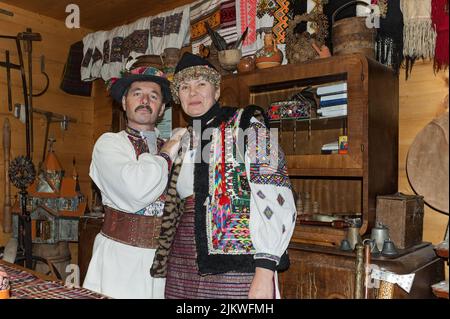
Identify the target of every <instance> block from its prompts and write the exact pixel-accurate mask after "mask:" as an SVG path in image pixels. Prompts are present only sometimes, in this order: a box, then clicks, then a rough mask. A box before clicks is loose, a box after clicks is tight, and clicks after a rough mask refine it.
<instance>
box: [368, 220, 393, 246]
mask: <svg viewBox="0 0 450 319" xmlns="http://www.w3.org/2000/svg"><path fill="white" fill-rule="evenodd" d="M370 239H372V240H374V241H375V243H376V245H377V248H378V250H379V251H382V250H383V244H384V241H385V240H388V239H389V228H387V227H386V226H384V225H383V224H381V223H379V222H377V223H376V224H375V227H373V228H372V233H371V235H370Z"/></svg>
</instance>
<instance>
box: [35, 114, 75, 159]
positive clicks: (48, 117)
mask: <svg viewBox="0 0 450 319" xmlns="http://www.w3.org/2000/svg"><path fill="white" fill-rule="evenodd" d="M33 112H34V113H38V114H42V115H44V116H45V121H46V123H45V137H44V138H45V140H44V150H43V151H42V163H43V162H44V160H45V156H46V154H47V142H48V132H49V130H50V123H60V127H61V130H62V131H67V129H68V128H69V122H72V123H76V122H77V120H76V119H74V118H71V117H69V116H67V115H63V114H58V113H53V112H49V111H43V110H40V109H36V108H35V109H33Z"/></svg>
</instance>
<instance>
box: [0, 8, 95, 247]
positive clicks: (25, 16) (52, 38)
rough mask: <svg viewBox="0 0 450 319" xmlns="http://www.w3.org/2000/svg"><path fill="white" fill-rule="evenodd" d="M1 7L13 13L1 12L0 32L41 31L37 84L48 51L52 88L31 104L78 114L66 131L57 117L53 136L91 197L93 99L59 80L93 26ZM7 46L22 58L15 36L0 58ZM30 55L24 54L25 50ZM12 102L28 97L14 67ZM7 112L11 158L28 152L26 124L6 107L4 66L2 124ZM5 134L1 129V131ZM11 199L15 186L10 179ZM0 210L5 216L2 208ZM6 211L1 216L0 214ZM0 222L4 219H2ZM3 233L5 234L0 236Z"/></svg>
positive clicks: (38, 85) (37, 146) (41, 123)
mask: <svg viewBox="0 0 450 319" xmlns="http://www.w3.org/2000/svg"><path fill="white" fill-rule="evenodd" d="M0 7H1V8H2V9H6V10H8V11H11V12H13V13H14V16H12V17H11V16H7V15H4V14H0V34H4V35H16V34H17V33H18V32H23V31H25V30H26V28H32V30H33V31H34V32H39V33H41V35H42V41H41V42H33V87H34V92H35V93H37V92H39V91H40V90H41V89H42V88H43V87H44V85H45V79H44V76H43V75H41V74H40V56H41V55H44V56H45V61H46V64H45V70H46V72H47V74H48V75H49V77H50V87H49V89H48V91H47V92H46V93H45V94H44V95H42V96H40V97H36V98H34V99H33V105H34V107H36V108H39V109H42V110H48V111H52V112H57V113H60V114H65V115H68V116H70V117H72V118H75V119H77V123H70V124H69V129H68V130H67V131H64V132H62V131H61V129H60V126H59V123H53V124H51V126H50V132H49V136H53V137H55V138H56V143H55V145H54V148H55V151H56V154H57V155H58V158H59V160H60V162H61V165H62V166H63V168H64V169H65V170H66V172H67V173H68V174H71V173H72V159H73V157H74V156H75V159H76V163H77V169H78V173H79V177H80V186H81V190H82V192H83V193H84V194H86V195H89V197H90V178H89V176H88V170H89V164H90V161H91V153H92V146H93V138H92V137H93V117H94V109H93V99H92V98H91V97H81V96H75V95H70V94H67V93H65V92H63V91H62V90H61V89H60V88H59V85H60V80H61V76H62V73H63V69H64V64H65V62H66V59H67V55H68V52H69V48H70V45H71V44H73V43H75V42H77V41H79V40H81V39H82V38H83V36H84V35H86V34H87V33H89V32H92V31H91V30H87V29H68V28H66V26H65V24H64V22H63V21H57V20H55V19H52V18H48V17H45V16H41V15H38V14H35V13H33V12H30V11H25V10H22V9H20V8H17V7H14V6H11V5H7V4H5V3H2V2H0ZM5 50H10V56H11V62H13V63H18V57H17V50H16V47H15V42H14V41H13V40H7V39H0V60H2V61H4V60H5ZM25 58H26V55H25ZM11 75H12V93H13V94H12V96H13V103H22V104H23V103H24V101H23V94H22V85H21V82H20V73H19V72H18V71H16V70H12V71H11ZM27 80H28V77H27ZM6 117H8V119H9V121H10V123H11V160H12V159H14V158H15V157H16V156H18V155H24V154H25V153H26V150H25V125H24V124H22V123H21V122H20V121H19V120H18V119H16V118H14V116H13V115H12V113H11V112H9V111H8V105H7V86H6V71H5V69H4V68H1V69H0V125H1V127H2V129H3V123H4V119H5V118H6ZM34 118H35V121H34V156H33V161H34V163H35V166H36V165H37V164H38V162H39V161H40V160H41V158H42V151H43V142H44V132H45V120H44V118H43V117H42V116H41V115H39V114H35V116H34ZM2 135H3V134H2ZM0 172H1V174H0V195H1V196H0V210H1V212H2V213H3V201H4V199H3V194H4V160H3V148H2V151H1V154H0ZM11 193H12V195H11V196H12V201H14V196H15V194H16V193H17V190H16V189H15V187H14V186H12V185H11ZM2 213H1V214H0V216H2V215H3V214H2ZM1 218H2V217H0V220H1ZM0 225H1V223H0ZM0 229H1V231H0V246H2V245H3V244H5V243H6V239H7V238H6V237H7V236H8V235H4V234H3V230H2V228H1V226H0ZM2 236H4V237H3V238H2Z"/></svg>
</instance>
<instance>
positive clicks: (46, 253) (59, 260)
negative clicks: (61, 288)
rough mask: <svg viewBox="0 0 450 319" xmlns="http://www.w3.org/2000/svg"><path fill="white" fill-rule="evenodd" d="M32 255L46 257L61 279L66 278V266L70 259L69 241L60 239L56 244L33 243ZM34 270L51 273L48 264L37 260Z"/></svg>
mask: <svg viewBox="0 0 450 319" xmlns="http://www.w3.org/2000/svg"><path fill="white" fill-rule="evenodd" d="M33 255H34V256H38V257H42V258H44V259H47V260H48V261H49V262H51V263H52V264H53V265H54V266H55V267H56V269H57V270H58V272H59V274H60V275H61V278H62V280H65V279H66V277H67V275H68V274H67V273H66V266H67V265H69V264H70V261H71V256H70V249H69V243H68V242H67V241H60V242H59V243H57V244H33ZM35 270H36V271H37V272H40V273H43V274H49V275H51V270H50V268H49V266H48V265H47V264H45V263H43V262H37V263H36V268H35Z"/></svg>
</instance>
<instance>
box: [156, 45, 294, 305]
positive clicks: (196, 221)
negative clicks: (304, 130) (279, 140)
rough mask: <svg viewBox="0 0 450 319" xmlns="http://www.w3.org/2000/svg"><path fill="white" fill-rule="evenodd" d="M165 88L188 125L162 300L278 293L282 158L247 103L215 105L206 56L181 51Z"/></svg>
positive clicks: (285, 207)
mask: <svg viewBox="0 0 450 319" xmlns="http://www.w3.org/2000/svg"><path fill="white" fill-rule="evenodd" d="M171 89H172V93H173V96H174V98H175V100H176V101H177V100H178V99H179V101H180V102H181V106H182V108H183V111H184V112H185V113H186V114H187V115H189V116H190V117H191V118H192V123H191V124H190V132H191V137H190V147H189V149H188V150H187V151H186V152H185V154H184V157H183V164H182V166H181V170H180V172H179V176H178V180H177V183H176V192H177V196H179V197H180V198H181V199H183V201H184V207H183V214H182V215H181V218H180V219H179V223H178V221H177V222H174V224H175V225H177V226H178V227H177V231H176V234H175V238H174V240H173V243H172V246H171V248H170V254H169V257H168V262H167V279H166V292H165V296H166V298H189V299H193V298H194V299H195V298H275V297H278V296H279V291H278V283H277V281H278V280H277V275H276V269H277V267H278V266H279V264H280V258H281V256H282V255H283V253H284V252H285V251H286V249H287V246H288V243H289V240H290V238H291V236H292V232H293V229H294V225H295V218H296V209H295V202H294V198H293V195H292V190H291V184H290V181H289V178H288V175H287V170H286V163H285V161H284V155H283V154H282V152H281V150H278V149H277V145H272V144H270V135H269V132H268V130H266V129H265V126H264V124H262V123H261V122H259V121H258V120H257V119H256V118H255V117H254V116H253V113H254V111H255V108H248V109H246V110H244V109H236V108H230V107H220V105H219V103H218V100H219V96H220V74H219V73H218V72H217V70H216V69H215V68H214V67H213V66H212V65H211V64H210V63H209V62H208V61H206V60H204V59H202V58H200V57H198V56H196V55H193V54H190V53H185V54H184V55H183V57H182V58H181V60H180V62H179V63H178V65H177V67H176V69H175V75H174V81H173V83H172V87H171ZM240 129H242V130H244V131H245V130H246V129H248V130H247V131H245V132H246V133H248V134H247V136H245V134H243V133H242V132H243V131H241V130H240ZM244 137H246V139H245V138H244ZM244 142H245V143H244ZM169 192H170V190H169ZM168 207H170V205H168ZM165 214H166V212H165ZM155 260H156V259H155ZM156 264H157V263H156ZM156 264H155V263H154V264H153V267H152V271H155V269H156V268H157V267H158V265H156Z"/></svg>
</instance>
